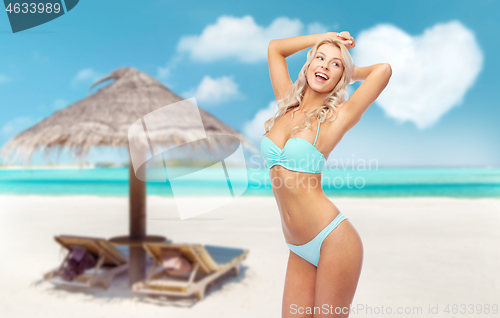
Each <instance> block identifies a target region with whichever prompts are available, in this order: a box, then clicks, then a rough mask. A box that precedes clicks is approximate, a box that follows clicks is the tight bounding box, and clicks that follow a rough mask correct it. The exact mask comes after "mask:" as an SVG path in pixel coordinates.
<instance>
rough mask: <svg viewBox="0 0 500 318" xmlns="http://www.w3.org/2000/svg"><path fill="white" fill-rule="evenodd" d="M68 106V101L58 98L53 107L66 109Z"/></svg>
mask: <svg viewBox="0 0 500 318" xmlns="http://www.w3.org/2000/svg"><path fill="white" fill-rule="evenodd" d="M66 106H68V101H67V100H65V99H62V98H58V99H56V100H55V101H54V104H53V105H52V108H54V109H57V110H58V109H62V108H64V107H66Z"/></svg>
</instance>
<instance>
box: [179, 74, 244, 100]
mask: <svg viewBox="0 0 500 318" xmlns="http://www.w3.org/2000/svg"><path fill="white" fill-rule="evenodd" d="M182 96H184V97H185V98H190V97H193V96H194V97H195V98H196V100H197V101H198V102H202V103H204V104H208V105H209V104H217V103H222V102H226V101H228V100H230V99H234V98H238V97H240V96H241V94H240V93H239V92H238V84H236V83H235V82H234V79H233V77H232V76H222V77H219V78H211V77H210V76H205V77H203V79H202V80H201V83H200V84H199V85H198V87H197V88H196V89H192V90H191V91H188V92H185V93H183V94H182Z"/></svg>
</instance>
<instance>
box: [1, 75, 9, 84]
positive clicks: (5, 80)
mask: <svg viewBox="0 0 500 318" xmlns="http://www.w3.org/2000/svg"><path fill="white" fill-rule="evenodd" d="M8 81H10V78H8V77H7V76H5V75H3V74H0V84H3V83H5V82H8Z"/></svg>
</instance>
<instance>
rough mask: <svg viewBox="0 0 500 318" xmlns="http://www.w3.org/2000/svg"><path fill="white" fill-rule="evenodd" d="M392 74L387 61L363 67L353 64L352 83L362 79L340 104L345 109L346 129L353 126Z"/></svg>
mask: <svg viewBox="0 0 500 318" xmlns="http://www.w3.org/2000/svg"><path fill="white" fill-rule="evenodd" d="M391 75H392V69H391V65H390V64H389V63H379V64H374V65H370V66H365V67H357V66H354V70H353V76H352V83H354V82H355V81H363V83H362V84H361V85H360V86H359V87H358V89H357V90H356V91H355V92H354V93H353V94H352V95H351V97H350V98H349V99H348V100H347V101H346V102H345V104H344V106H342V110H345V111H344V113H345V122H346V124H347V127H346V130H349V129H351V128H352V127H354V126H355V125H356V124H357V123H358V122H359V120H360V119H361V116H363V114H364V112H365V111H366V110H367V109H368V107H370V105H371V104H372V103H373V102H374V101H375V100H376V99H377V98H378V96H379V95H380V93H382V91H383V90H384V89H385V87H386V86H387V84H388V83H389V79H390V78H391Z"/></svg>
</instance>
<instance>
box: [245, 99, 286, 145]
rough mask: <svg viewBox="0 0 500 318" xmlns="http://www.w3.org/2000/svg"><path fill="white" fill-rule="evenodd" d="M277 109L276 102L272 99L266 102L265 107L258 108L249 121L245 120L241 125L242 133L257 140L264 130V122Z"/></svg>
mask: <svg viewBox="0 0 500 318" xmlns="http://www.w3.org/2000/svg"><path fill="white" fill-rule="evenodd" d="M277 111H278V104H277V103H276V101H275V100H274V101H272V102H270V103H269V104H268V106H267V108H264V109H261V110H259V111H258V112H257V113H256V114H255V116H254V117H253V118H252V119H251V120H250V121H247V122H246V123H245V124H244V125H243V134H244V135H245V136H247V137H248V138H250V139H252V140H254V141H256V142H259V141H260V138H261V135H263V134H264V133H265V132H266V130H265V127H264V123H265V122H266V120H268V119H269V118H271V117H273V116H274V114H276V112H277Z"/></svg>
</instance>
